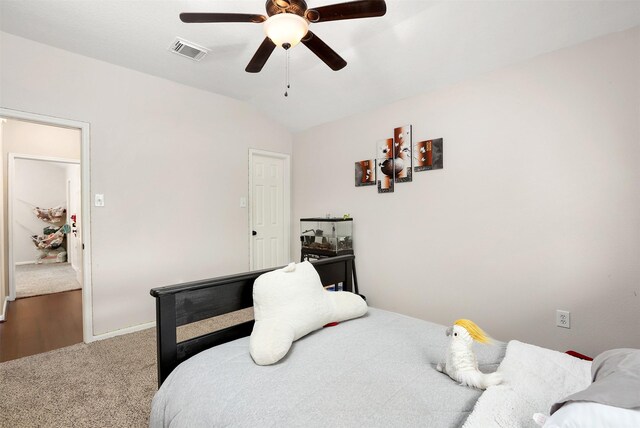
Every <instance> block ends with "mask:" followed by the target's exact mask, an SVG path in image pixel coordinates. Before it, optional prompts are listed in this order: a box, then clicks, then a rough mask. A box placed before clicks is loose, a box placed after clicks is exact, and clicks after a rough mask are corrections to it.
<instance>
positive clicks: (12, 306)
mask: <svg viewBox="0 0 640 428" xmlns="http://www.w3.org/2000/svg"><path fill="white" fill-rule="evenodd" d="M6 315H7V318H6V321H5V322H0V362H4V361H9V360H14V359H16V358H21V357H26V356H28V355H33V354H39V353H42V352H47V351H52V350H54V349H58V348H62V347H65V346H69V345H73V344H75V343H80V342H82V290H73V291H65V292H63V293H54V294H45V295H43V296H36V297H26V298H23V299H16V300H15V301H13V302H9V305H8V307H7V314H6Z"/></svg>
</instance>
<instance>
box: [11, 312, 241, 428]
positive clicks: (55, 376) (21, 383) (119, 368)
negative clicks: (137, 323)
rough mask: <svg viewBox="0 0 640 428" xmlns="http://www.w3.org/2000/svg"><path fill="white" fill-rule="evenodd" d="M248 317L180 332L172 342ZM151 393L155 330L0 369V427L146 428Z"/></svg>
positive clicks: (234, 316) (154, 381) (233, 317)
mask: <svg viewBox="0 0 640 428" xmlns="http://www.w3.org/2000/svg"><path fill="white" fill-rule="evenodd" d="M252 317H253V309H252V308H249V309H246V310H243V311H238V312H234V313H233V314H229V315H225V316H220V317H216V318H212V319H210V320H205V321H202V322H199V323H194V324H191V325H188V326H185V327H180V328H178V332H177V334H178V341H184V340H186V339H188V338H191V337H195V336H199V335H201V334H204V333H206V332H210V331H215V330H218V329H221V328H225V327H228V326H231V325H234V324H238V323H241V322H244V321H247V320H249V319H252ZM247 351H248V350H247ZM156 389H157V374H156V340H155V328H154V329H148V330H144V331H140V332H137V333H131V334H127V335H124V336H118V337H114V338H112V339H107V340H102V341H98V342H93V343H90V344H88V345H87V344H84V343H81V344H77V345H73V346H69V347H67V348H62V349H58V350H56V351H52V352H47V353H45V354H40V355H34V356H31V357H25V358H21V359H18V360H13V361H8V362H6V363H1V364H0V427H7V428H8V427H12V428H16V427H72V426H73V427H146V426H148V420H149V411H150V409H151V407H150V406H151V400H152V398H153V395H154V394H155V392H156Z"/></svg>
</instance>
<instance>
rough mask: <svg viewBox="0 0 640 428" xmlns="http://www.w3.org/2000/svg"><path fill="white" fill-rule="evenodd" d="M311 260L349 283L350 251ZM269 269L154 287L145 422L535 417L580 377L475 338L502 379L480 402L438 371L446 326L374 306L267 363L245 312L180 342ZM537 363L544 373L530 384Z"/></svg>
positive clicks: (236, 306)
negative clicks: (151, 376)
mask: <svg viewBox="0 0 640 428" xmlns="http://www.w3.org/2000/svg"><path fill="white" fill-rule="evenodd" d="M313 264H314V267H315V269H316V271H317V272H318V274H319V275H320V279H321V281H322V283H323V285H330V284H336V283H338V282H342V283H343V287H344V290H345V291H356V290H357V279H356V278H355V275H354V273H355V272H354V269H353V266H354V256H352V255H348V256H340V257H335V258H330V259H323V260H318V261H315V262H313ZM266 272H268V271H266V270H265V271H256V272H249V273H243V274H239V275H232V276H227V277H222V278H216V279H211V280H204V281H199V282H194V283H188V284H181V285H175V286H169V287H162V288H156V289H153V290H151V295H152V296H154V297H155V298H156V308H157V312H156V315H157V343H158V383H159V390H158V392H157V393H156V395H155V397H154V399H153V403H152V411H151V417H150V426H152V427H169V426H170V427H205V426H206V427H213V426H238V427H254V426H260V427H269V426H287V427H295V426H305V427H314V426H318V427H320V426H323V427H325V426H336V427H338V426H340V427H351V426H358V427H359V426H367V427H383V426H384V427H389V426H394V427H402V426H430V427H459V426H462V425H463V424H464V426H465V427H483V426H505V427H512V426H536V425H535V424H534V422H533V419H532V415H533V413H534V412H536V411H543V412H544V411H545V410H548V408H549V406H550V405H551V404H552V403H553V402H555V401H557V400H559V399H561V398H562V397H564V396H566V395H568V394H571V393H573V392H576V391H579V390H581V389H583V388H585V387H586V386H587V385H588V384H589V374H588V372H589V370H590V363H587V362H584V361H581V360H578V359H575V358H573V357H570V356H568V355H565V354H561V353H559V352H556V351H551V350H547V349H544V348H538V347H535V346H532V345H527V344H520V343H519V342H515V341H512V342H514V343H511V342H510V343H509V345H508V346H507V344H505V343H497V344H495V345H494V346H478V347H476V348H475V351H476V354H477V357H478V362H479V367H480V369H481V370H482V371H483V372H492V371H495V370H496V369H497V368H498V367H500V368H501V370H503V372H504V373H505V374H507V375H508V376H509V377H510V379H511V380H510V381H509V382H505V383H506V385H505V386H504V387H503V386H502V385H501V386H498V387H492V388H490V389H489V390H488V391H487V393H485V395H484V396H482V399H481V400H479V398H480V397H481V395H482V391H480V390H476V389H472V388H468V387H463V386H460V385H458V384H457V383H456V382H454V381H452V380H451V379H450V378H449V377H448V376H446V375H444V374H442V373H440V372H438V371H436V370H435V366H436V364H437V363H438V362H440V361H442V359H443V357H444V355H445V351H446V348H447V345H448V342H449V339H448V338H447V337H446V335H445V331H446V327H445V326H442V325H438V324H434V323H430V322H427V321H424V320H419V319H415V318H410V317H407V316H404V315H400V314H397V313H393V312H387V311H383V310H380V309H376V308H369V311H368V313H367V314H366V315H365V316H363V317H361V318H357V319H353V320H350V321H346V322H342V323H340V324H339V325H337V326H334V327H325V328H322V329H320V330H317V331H315V332H314V333H311V334H309V335H307V336H305V337H303V338H301V339H300V340H298V341H296V342H295V343H294V345H293V347H292V348H291V350H290V351H289V353H288V354H287V356H286V357H285V358H284V359H283V360H281V361H280V362H278V363H277V364H274V365H270V366H258V365H256V364H255V363H254V362H253V361H252V359H251V356H250V354H249V337H248V336H249V335H250V334H251V331H252V328H253V321H252V320H248V321H245V322H241V323H240V324H238V325H234V326H230V327H228V328H225V329H223V330H219V331H216V332H211V333H207V334H203V335H199V336H197V337H194V338H191V339H188V340H184V341H181V342H178V340H177V335H176V331H177V328H182V327H183V326H186V325H189V324H192V323H197V322H201V321H202V320H206V319H209V318H211V317H216V316H220V315H223V314H228V313H234V312H235V311H239V310H243V309H246V308H250V307H251V306H252V304H253V301H252V287H253V282H254V281H255V280H256V278H258V277H259V276H260V275H262V274H263V273H266ZM505 355H507V357H505ZM527 365H528V366H527ZM545 370H546V372H545ZM544 373H548V374H549V376H548V379H547V380H546V382H547V383H546V384H544V383H541V384H540V385H541V386H540V388H539V390H536V389H535V388H532V387H531V385H532V384H536V383H539V382H538V380H539V378H541V374H542V377H543V378H545V376H544ZM545 379H546V378H545ZM489 391H491V393H490V394H489ZM545 407H546V409H545ZM488 421H490V422H488Z"/></svg>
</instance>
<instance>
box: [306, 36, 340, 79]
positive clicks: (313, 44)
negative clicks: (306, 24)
mask: <svg viewBox="0 0 640 428" xmlns="http://www.w3.org/2000/svg"><path fill="white" fill-rule="evenodd" d="M302 43H304V45H305V46H306V47H308V48H309V50H311V52H313V53H314V54H316V55H317V56H318V58H320V59H321V60H322V61H324V63H325V64H327V65H328V66H329V67H330V68H331V69H332V70H333V71H338V70H342V69H343V68H345V67H346V65H347V61H345V60H344V59H342V57H341V56H340V55H338V54H337V53H336V52H335V51H334V50H333V49H331V48H330V47H329V46H328V45H327V44H326V43H325V42H323V41H322V40H321V39H320V38H319V37H318V36H316V35H315V34H313V33H312V32H311V31H309V32H308V33H307V35H306V36H305V37H304V38H303V39H302Z"/></svg>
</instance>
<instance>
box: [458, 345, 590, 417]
mask: <svg viewBox="0 0 640 428" xmlns="http://www.w3.org/2000/svg"><path fill="white" fill-rule="evenodd" d="M498 372H500V373H502V377H503V379H504V381H503V383H502V384H500V385H497V386H492V387H489V388H488V389H487V390H486V391H485V392H484V393H483V394H482V396H481V397H480V399H479V400H478V401H477V403H476V405H475V407H474V409H473V412H472V413H471V415H469V418H468V419H467V421H466V422H465V424H464V426H463V428H476V427H477V428H486V427H504V428H516V427H537V425H536V423H535V422H534V421H533V419H532V417H533V414H534V413H544V414H546V415H548V414H549V408H550V407H551V405H552V404H553V403H555V402H556V401H558V400H560V399H562V398H563V397H566V396H567V395H569V394H573V393H574V392H577V391H580V390H582V389H584V388H586V387H587V386H589V384H590V383H591V363H590V362H588V361H582V360H579V359H577V358H574V357H572V356H570V355H567V354H563V353H561V352H557V351H552V350H550V349H546V348H540V347H538V346H534V345H529V344H526V343H522V342H518V341H516V340H512V341H511V342H509V344H508V345H507V353H506V356H505V357H504V360H502V363H500V367H498Z"/></svg>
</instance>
